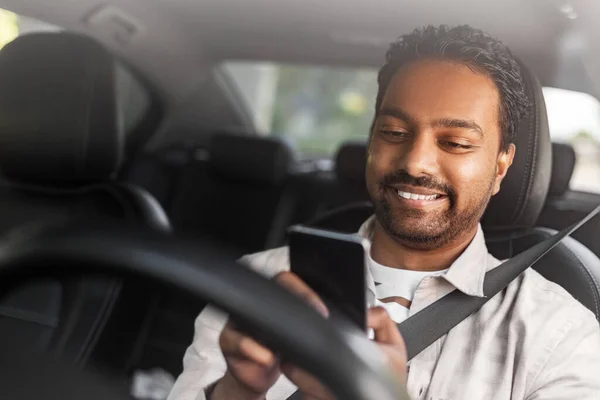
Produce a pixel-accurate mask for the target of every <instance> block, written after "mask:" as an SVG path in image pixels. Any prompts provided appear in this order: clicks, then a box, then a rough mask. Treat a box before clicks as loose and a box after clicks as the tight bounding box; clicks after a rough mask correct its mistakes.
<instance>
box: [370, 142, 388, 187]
mask: <svg viewBox="0 0 600 400" xmlns="http://www.w3.org/2000/svg"><path fill="white" fill-rule="evenodd" d="M388 158H389V156H388V155H387V154H386V151H385V148H384V146H381V145H380V144H379V143H378V142H377V141H374V142H373V143H371V145H370V146H369V149H368V153H367V179H377V178H378V177H381V176H382V175H384V174H385V171H386V168H387V167H386V165H388V164H389V163H390V161H389V160H388Z"/></svg>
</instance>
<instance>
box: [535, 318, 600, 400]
mask: <svg viewBox="0 0 600 400" xmlns="http://www.w3.org/2000/svg"><path fill="white" fill-rule="evenodd" d="M576 314H577V315H578V316H581V318H578V321H577V322H576V323H574V324H573V325H572V326H571V328H570V329H566V330H565V334H564V335H563V337H562V339H561V340H560V342H558V343H557V344H556V347H554V349H553V350H552V353H551V354H550V356H549V358H548V360H547V362H546V363H545V364H544V365H543V367H542V369H541V370H540V372H539V374H538V375H537V377H536V378H535V379H534V381H533V385H532V386H530V387H531V388H533V389H532V390H531V391H530V394H529V395H528V396H527V397H526V400H570V399H578V400H592V399H598V398H600V326H599V325H598V321H596V319H595V318H594V317H593V315H592V314H591V313H585V314H583V313H576Z"/></svg>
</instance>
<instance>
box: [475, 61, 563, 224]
mask: <svg viewBox="0 0 600 400" xmlns="http://www.w3.org/2000/svg"><path fill="white" fill-rule="evenodd" d="M521 73H522V76H523V81H524V83H525V90H526V92H527V95H528V97H529V100H530V107H529V110H528V114H527V116H525V117H524V118H523V119H522V120H521V122H520V124H519V126H518V130H517V134H516V137H515V145H516V147H517V151H516V154H515V158H514V161H513V164H512V166H511V167H510V168H509V170H508V173H507V175H506V177H505V178H504V180H503V181H502V186H501V189H500V192H498V194H496V195H495V196H494V197H492V200H491V201H490V204H489V205H488V208H487V210H486V212H485V215H484V216H483V220H482V226H483V227H484V229H486V231H488V232H490V231H502V230H505V229H514V228H530V227H532V226H534V224H535V222H536V221H537V218H538V216H539V214H540V212H541V210H542V207H543V205H544V202H545V200H546V195H547V194H548V188H549V186H550V171H551V164H552V146H551V142H550V133H549V131H548V116H547V115H546V104H545V103H544V96H543V94H542V87H541V85H540V83H539V82H538V80H537V78H536V77H535V76H534V75H533V74H532V73H531V72H530V71H529V69H528V68H527V67H525V66H524V65H521Z"/></svg>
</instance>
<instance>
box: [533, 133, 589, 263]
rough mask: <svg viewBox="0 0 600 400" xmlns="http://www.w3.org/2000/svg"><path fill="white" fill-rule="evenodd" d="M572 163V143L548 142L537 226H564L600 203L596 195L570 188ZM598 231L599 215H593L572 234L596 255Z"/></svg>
mask: <svg viewBox="0 0 600 400" xmlns="http://www.w3.org/2000/svg"><path fill="white" fill-rule="evenodd" d="M575 162H576V155H575V150H574V149H573V147H572V146H570V145H568V144H565V143H553V144H552V179H551V181H550V190H549V192H548V198H547V199H546V204H545V205H544V208H543V209H542V213H541V214H540V217H539V219H538V225H540V226H545V227H548V228H552V229H564V228H566V227H568V226H571V225H572V224H574V223H575V222H577V221H579V220H580V219H582V218H583V217H584V216H585V215H586V214H588V213H589V212H590V211H592V209H594V208H595V207H596V206H598V205H599V204H600V194H596V193H584V192H577V191H574V190H570V188H569V182H570V181H571V177H572V175H573V171H574V170H575ZM598 232H600V218H594V219H593V220H591V221H590V222H588V223H587V224H585V225H584V226H582V227H581V228H580V229H579V230H577V232H575V233H574V234H573V237H574V238H575V239H577V240H578V241H580V242H581V243H582V244H584V245H585V246H586V247H588V248H589V249H590V250H591V251H592V252H594V254H596V255H597V256H600V240H598Z"/></svg>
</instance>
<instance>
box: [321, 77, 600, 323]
mask: <svg viewBox="0 0 600 400" xmlns="http://www.w3.org/2000/svg"><path fill="white" fill-rule="evenodd" d="M523 77H524V80H525V84H526V89H527V93H528V95H529V97H530V99H531V107H530V110H529V115H528V116H527V118H525V119H524V120H523V121H522V122H521V124H520V125H519V130H518V133H517V138H516V143H515V144H516V146H517V151H516V154H515V159H514V162H513V165H512V166H511V168H510V169H509V171H508V174H507V176H506V178H505V179H504V181H503V182H502V187H501V190H500V192H499V193H498V194H497V195H496V196H494V197H492V200H491V202H490V204H489V206H488V208H487V210H486V213H485V215H484V217H483V219H482V226H483V229H484V232H485V237H486V243H487V246H488V249H489V251H490V253H492V254H493V255H494V256H496V257H497V258H499V259H506V258H509V257H511V256H513V255H515V254H518V253H520V252H522V251H523V250H525V249H527V248H529V247H531V246H532V245H534V244H535V243H538V242H540V241H542V240H544V239H545V238H547V237H549V236H551V235H552V234H553V233H555V232H556V231H554V230H552V229H547V228H542V227H537V226H536V225H535V224H536V221H537V219H538V216H539V215H540V212H541V210H542V207H543V205H544V202H545V200H546V196H547V194H548V189H549V186H550V175H551V164H552V159H551V157H552V148H551V142H550V134H549V131H548V117H547V115H546V106H545V103H544V98H543V96H542V88H541V86H540V84H539V82H538V81H537V79H536V78H535V76H533V75H532V74H531V72H530V71H529V70H528V69H527V68H526V67H525V66H523ZM361 174H362V175H364V173H362V172H361ZM340 213H345V215H343V216H342V215H340V214H339V213H336V212H330V213H327V214H325V215H323V216H322V217H321V218H316V219H315V220H313V221H311V222H310V224H311V225H313V226H318V227H321V228H330V229H335V230H346V231H347V230H348V226H347V223H346V222H345V221H347V220H352V221H359V220H364V217H365V216H367V215H369V214H370V213H372V206H371V205H370V204H369V205H365V204H355V205H352V204H351V205H347V206H345V208H344V209H342V210H341V211H340ZM339 228H342V229H339ZM356 229H358V226H355V227H354V230H356ZM534 268H535V269H536V270H537V271H538V272H540V273H541V274H542V275H543V276H545V277H546V278H547V279H549V280H551V281H553V282H556V283H558V284H559V285H561V286H562V287H564V288H565V289H566V290H567V291H568V292H569V293H570V294H571V295H572V296H573V297H575V298H576V299H577V300H579V301H580V302H581V303H582V304H584V305H585V306H586V307H588V308H589V309H590V310H592V311H593V312H594V313H595V315H596V317H597V318H598V319H600V260H599V259H598V257H596V256H595V255H594V254H593V253H592V252H591V251H590V250H589V249H588V248H587V247H585V246H583V245H582V244H581V243H580V242H578V241H577V240H575V239H572V238H566V239H565V240H564V241H563V242H562V243H561V244H559V245H558V246H557V247H556V248H555V249H553V250H552V251H551V252H550V253H549V254H547V255H546V256H545V257H543V258H542V259H541V260H539V261H538V262H537V263H536V264H535V265H534Z"/></svg>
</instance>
